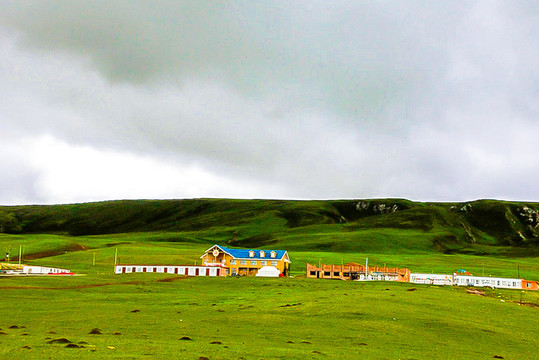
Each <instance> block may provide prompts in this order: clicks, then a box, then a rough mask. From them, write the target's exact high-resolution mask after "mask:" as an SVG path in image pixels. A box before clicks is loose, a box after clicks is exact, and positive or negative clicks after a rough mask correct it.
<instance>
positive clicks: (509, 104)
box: [0, 1, 539, 200]
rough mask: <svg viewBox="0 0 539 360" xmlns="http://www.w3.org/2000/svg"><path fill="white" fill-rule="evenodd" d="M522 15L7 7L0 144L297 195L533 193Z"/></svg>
mask: <svg viewBox="0 0 539 360" xmlns="http://www.w3.org/2000/svg"><path fill="white" fill-rule="evenodd" d="M537 13H538V9H537V8H536V6H535V5H534V3H533V2H519V3H511V4H509V3H507V2H466V3H460V4H455V3H454V2H435V3H433V2H424V1H412V2H406V3H398V4H396V3H394V2H390V1H378V2H370V1H369V2H357V1H342V2H331V3H328V2H324V1H310V2H289V1H282V2H256V1H245V2H241V1H237V2H229V1H227V2H225V1H223V2H219V1H217V2H205V1H162V2H157V3H156V2H148V1H129V2H128V1H116V2H107V1H93V2H85V1H80V2H71V1H47V2H41V1H35V2H24V3H22V2H20V1H7V2H4V4H3V5H2V11H1V12H0V23H1V25H2V27H1V28H0V40H1V43H0V44H1V45H2V47H3V48H4V49H5V50H6V52H5V53H6V54H9V57H6V60H5V61H4V62H3V65H0V71H2V75H4V76H3V79H4V80H3V81H2V83H0V91H1V93H2V94H4V96H3V97H2V98H3V100H2V98H0V104H1V105H2V106H3V108H4V111H3V112H2V113H0V121H2V122H5V123H4V124H2V125H3V127H4V129H5V131H4V135H0V138H1V137H2V136H8V135H6V134H10V135H9V136H21V134H24V135H30V134H42V133H52V134H54V135H55V136H57V137H60V138H62V139H64V140H66V141H69V142H71V143H74V144H78V143H85V144H89V145H91V146H94V147H96V148H112V149H121V150H126V151H129V152H133V153H138V154H141V155H143V154H150V155H151V156H154V157H160V158H166V159H169V160H170V161H172V162H174V161H176V160H178V159H181V160H182V161H184V162H185V161H186V160H189V161H192V162H196V163H199V164H203V165H204V166H206V167H207V168H211V169H214V170H215V171H216V172H219V173H222V174H226V175H227V176H229V177H231V178H234V177H235V176H236V175H238V176H242V177H243V178H245V177H251V178H256V177H263V178H264V179H267V181H274V182H276V183H279V184H287V186H289V188H293V189H295V190H294V191H295V194H297V196H298V197H304V198H313V197H361V196H363V197H368V196H403V197H410V198H414V199H421V198H427V197H428V198H430V199H436V198H437V199H446V200H448V199H451V198H453V199H454V198H457V197H462V196H470V197H476V196H478V195H475V194H481V196H485V197H488V196H489V194H491V195H490V196H491V197H503V196H519V197H520V196H521V195H519V194H526V193H529V194H531V195H530V196H532V197H537V196H539V194H537V193H536V190H534V189H533V187H532V186H531V185H530V181H529V180H523V179H522V178H525V179H529V178H533V177H537V175H538V174H539V169H538V168H537V166H536V165H535V163H534V162H533V160H534V158H533V155H531V154H534V153H537V151H538V150H539V149H538V145H536V144H535V142H534V140H533V139H530V138H529V137H528V136H526V135H523V133H526V132H529V131H532V130H533V131H535V130H536V129H537V126H536V125H535V124H536V121H537V120H536V119H537V118H538V115H539V105H537V104H539V102H538V101H537V98H538V92H539V88H538V86H537V84H538V83H539V81H538V80H539V74H538V70H537V68H538V67H537V64H538V63H539V42H538V41H537V40H536V35H535V34H537V33H538V32H539V29H538V27H539V25H538V23H537V22H536V21H534V16H536V15H537ZM14 69H19V72H17V71H13V70H14ZM15 120H16V121H15ZM478 154H479V155H478ZM500 162H501V163H503V164H505V166H502V167H500V166H498V165H496V164H498V163H500ZM510 164H518V166H517V169H516V170H515V172H514V174H515V175H514V176H509V175H508V173H510V171H509V170H508V169H510V167H511V166H510ZM489 178H490V180H487V179H489ZM487 183H488V184H487ZM512 183H518V184H519V186H520V187H521V189H523V190H522V191H521V192H517V191H513V190H509V189H511V188H512Z"/></svg>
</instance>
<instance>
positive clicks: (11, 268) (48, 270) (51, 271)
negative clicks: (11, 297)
mask: <svg viewBox="0 0 539 360" xmlns="http://www.w3.org/2000/svg"><path fill="white" fill-rule="evenodd" d="M0 274H1V275H11V276H16V275H41V276H43V275H74V274H73V273H72V272H71V270H68V269H61V268H56V267H50V266H37V265H24V264H10V263H0Z"/></svg>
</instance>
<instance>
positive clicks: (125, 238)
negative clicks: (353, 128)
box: [0, 201, 539, 360]
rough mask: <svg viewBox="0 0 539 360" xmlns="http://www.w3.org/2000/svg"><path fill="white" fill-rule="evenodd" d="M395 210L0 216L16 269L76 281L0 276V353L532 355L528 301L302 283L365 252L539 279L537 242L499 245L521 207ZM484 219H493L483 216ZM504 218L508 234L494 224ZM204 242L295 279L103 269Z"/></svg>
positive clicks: (500, 294) (155, 205)
mask: <svg viewBox="0 0 539 360" xmlns="http://www.w3.org/2000/svg"><path fill="white" fill-rule="evenodd" d="M398 204H399V206H401V208H402V209H403V210H402V211H401V212H400V213H393V214H390V213H382V214H368V216H358V217H357V218H354V213H353V208H351V207H350V206H349V205H350V204H348V203H347V202H336V203H333V204H328V203H327V202H300V203H294V202H263V201H256V202H245V201H237V202H235V201H223V202H212V203H204V202H202V203H201V202H200V201H193V202H189V203H188V204H187V205H186V206H185V208H182V209H180V210H181V211H180V210H178V209H176V207H177V206H178V205H177V204H172V203H169V202H164V203H162V202H137V203H136V204H135V205H133V204H131V205H133V206H131V205H129V204H126V203H124V202H119V203H114V204H113V205H114V206H115V207H118V208H117V209H115V210H114V211H112V210H110V209H109V208H107V206H105V205H104V204H96V205H70V206H67V205H66V206H60V207H52V208H48V207H19V208H9V209H6V211H12V212H13V213H14V214H15V215H16V216H17V219H18V221H19V224H18V226H19V228H18V229H19V230H21V231H17V233H13V234H0V250H4V251H6V252H10V255H11V260H12V261H15V262H16V261H17V259H18V255H19V254H18V251H19V248H20V247H21V246H22V249H23V254H22V256H23V263H26V264H35V265H44V266H56V267H61V268H68V269H71V270H72V271H73V272H75V273H76V274H77V276H72V277H0V289H1V296H2V297H1V301H2V306H1V307H0V354H1V355H2V356H4V357H15V358H17V359H71V358H77V359H212V360H214V359H246V360H247V359H410V360H411V359H493V358H497V359H502V358H503V359H537V358H538V357H539V355H538V353H537V349H538V348H539V340H538V337H537V328H538V324H539V321H538V320H539V316H538V314H539V313H538V311H539V292H531V291H526V292H522V291H515V290H485V291H484V293H482V294H480V295H478V294H475V293H470V292H468V291H467V289H466V288H461V287H458V288H457V287H444V286H440V287H438V286H429V285H416V284H405V283H389V282H352V281H340V280H317V279H307V278H306V277H305V265H306V263H307V262H310V263H318V262H321V263H334V264H340V263H347V262H359V263H363V262H364V261H365V258H367V257H368V258H369V264H374V265H387V266H390V267H391V266H397V267H407V268H409V269H411V271H412V272H427V273H451V272H453V271H456V270H457V269H461V268H464V269H466V270H468V271H470V272H472V273H474V274H476V275H483V274H484V275H486V276H488V275H493V276H503V277H517V276H520V277H522V278H526V279H531V280H539V261H538V260H539V256H538V255H537V246H536V245H534V241H535V240H534V239H535V237H534V233H530V232H528V233H526V234H527V236H528V238H527V239H528V240H527V241H528V242H530V244H521V243H518V244H515V243H514V241H513V240H511V239H514V237H513V235H511V229H513V230H514V229H516V230H518V231H523V230H522V229H526V228H525V226H523V225H522V226H521V225H519V223H518V222H516V220H518V217H516V216H515V217H512V215H511V214H513V210H511V209H512V208H511V207H512V206H514V207H515V208H517V207H518V206H519V205H518V204H516V205H515V204H502V205H500V206H502V207H503V209H502V210H500V208H499V207H498V205H497V204H493V203H491V202H487V203H481V204H478V205H475V206H476V208H480V207H481V206H483V207H486V208H487V210H486V211H487V213H488V214H489V217H488V218H487V219H486V220H484V221H479V220H478V219H479V218H480V217H479V215H478V214H477V213H475V214H462V213H454V212H450V211H447V212H446V211H445V210H444V209H449V207H450V204H443V205H440V206H437V205H436V206H434V205H432V206H431V205H425V204H418V205H414V204H412V203H408V202H404V201H402V202H399V203H398ZM253 205H256V206H255V207H254V208H253ZM137 206H142V207H143V208H142V209H138V210H137ZM170 206H173V207H174V208H173V209H172V208H170ZM276 206H277V207H276ZM119 208H121V211H119ZM152 209H157V210H155V211H157V213H155V212H153V211H154V210H152ZM508 209H509V210H508ZM0 210H1V209H0ZM178 211H179V213H181V214H180V215H181V216H180V215H177V214H178ZM182 211H183V212H182ZM81 213H82V215H81ZM69 214H71V215H69ZM73 214H74V215H73ZM174 214H176V215H174ZM496 214H501V215H500V216H501V217H498V218H497V219H498V221H490V222H489V219H490V217H493V216H494V217H495V216H496ZM341 217H346V221H343V220H342V219H341ZM12 218H13V217H12ZM103 219H105V220H106V221H105V220H103ZM503 219H509V220H510V221H509V220H508V223H507V224H509V225H507V224H505V225H503V224H502V225H503V226H502V225H500V224H499V221H501V220H503ZM515 219H516V220H515ZM81 224H82V225H81ZM485 224H486V225H485ZM75 225H76V226H75ZM25 229H26V230H25ZM52 230H54V231H52ZM68 230H69V231H68ZM113 230H114V231H113ZM213 244H220V245H225V246H238V247H257V248H266V249H272V248H273V249H285V250H288V252H289V255H290V258H291V260H292V267H291V275H292V277H290V278H277V279H270V278H254V277H241V278H205V277H192V278H187V277H183V276H175V275H171V274H153V273H137V274H123V275H114V274H113V265H114V259H115V253H116V251H117V253H118V261H119V263H123V264H135V263H138V264H171V265H174V264H177V265H179V264H196V263H198V264H200V259H199V258H200V256H201V255H202V254H203V253H204V251H205V250H206V249H208V248H209V247H210V246H212V245H213Z"/></svg>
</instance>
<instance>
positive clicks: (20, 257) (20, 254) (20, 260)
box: [19, 245, 22, 266]
mask: <svg viewBox="0 0 539 360" xmlns="http://www.w3.org/2000/svg"><path fill="white" fill-rule="evenodd" d="M21 263H22V245H19V266H20V265H21Z"/></svg>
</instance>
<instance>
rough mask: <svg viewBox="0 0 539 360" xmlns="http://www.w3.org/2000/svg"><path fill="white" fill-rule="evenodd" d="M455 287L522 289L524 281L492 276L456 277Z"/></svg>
mask: <svg viewBox="0 0 539 360" xmlns="http://www.w3.org/2000/svg"><path fill="white" fill-rule="evenodd" d="M454 285H457V286H475V287H490V288H497V289H522V285H523V283H522V279H510V278H498V277H490V276H471V275H455V281H454Z"/></svg>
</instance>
